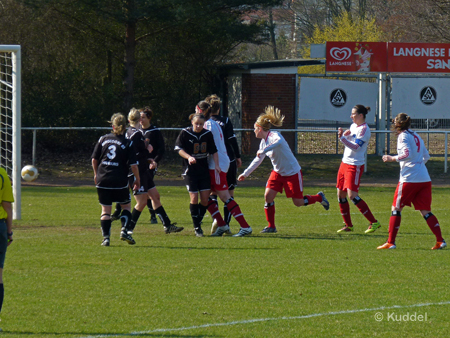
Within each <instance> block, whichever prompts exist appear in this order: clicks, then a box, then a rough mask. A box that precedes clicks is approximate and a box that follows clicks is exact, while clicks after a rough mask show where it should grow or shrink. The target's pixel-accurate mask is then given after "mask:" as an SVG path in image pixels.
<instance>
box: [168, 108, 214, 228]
mask: <svg viewBox="0 0 450 338" xmlns="http://www.w3.org/2000/svg"><path fill="white" fill-rule="evenodd" d="M189 119H190V120H191V123H192V126H191V127H188V128H185V129H183V130H182V131H181V132H180V134H179V135H178V138H177V140H176V142H175V151H178V154H179V155H180V156H181V157H182V158H183V174H182V176H183V179H184V182H185V183H186V187H187V190H188V191H189V197H190V205H189V210H190V212H191V217H192V221H193V223H194V229H195V235H196V236H197V237H203V230H202V227H201V222H202V220H203V216H204V215H205V212H206V210H207V208H208V198H209V194H210V192H211V181H210V178H209V170H208V154H209V155H211V156H213V160H214V163H215V171H216V172H217V173H219V174H220V167H219V156H218V154H217V148H216V145H215V143H214V137H213V135H212V133H211V132H210V131H209V130H206V129H204V128H203V126H204V124H205V116H203V115H202V114H192V115H191V116H190V117H189ZM199 193H200V204H199V203H198V195H199Z"/></svg>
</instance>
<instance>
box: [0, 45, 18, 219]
mask: <svg viewBox="0 0 450 338" xmlns="http://www.w3.org/2000/svg"><path fill="white" fill-rule="evenodd" d="M21 128H22V126H21V57H20V46H15V45H0V166H1V167H3V168H4V169H5V170H6V172H7V173H8V176H9V177H10V179H11V183H12V186H13V193H14V201H15V202H14V203H13V218H14V219H21V181H20V179H21V177H20V170H21V164H22V163H21V162H22V161H21V149H22V146H21Z"/></svg>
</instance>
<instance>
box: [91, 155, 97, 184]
mask: <svg viewBox="0 0 450 338" xmlns="http://www.w3.org/2000/svg"><path fill="white" fill-rule="evenodd" d="M92 170H94V183H95V184H97V171H98V160H97V159H96V158H92Z"/></svg>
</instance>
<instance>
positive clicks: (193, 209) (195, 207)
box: [189, 203, 200, 228]
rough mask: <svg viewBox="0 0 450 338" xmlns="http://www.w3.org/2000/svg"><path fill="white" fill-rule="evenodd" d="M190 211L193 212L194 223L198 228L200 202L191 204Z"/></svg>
mask: <svg viewBox="0 0 450 338" xmlns="http://www.w3.org/2000/svg"><path fill="white" fill-rule="evenodd" d="M189 211H190V212H191V217H192V222H193V223H194V228H198V227H199V226H200V222H199V220H198V219H199V207H198V204H192V203H190V204H189Z"/></svg>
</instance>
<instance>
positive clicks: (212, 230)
mask: <svg viewBox="0 0 450 338" xmlns="http://www.w3.org/2000/svg"><path fill="white" fill-rule="evenodd" d="M217 227H218V225H217V220H216V219H214V221H213V222H212V225H211V235H212V234H213V233H215V232H216V230H217Z"/></svg>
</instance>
